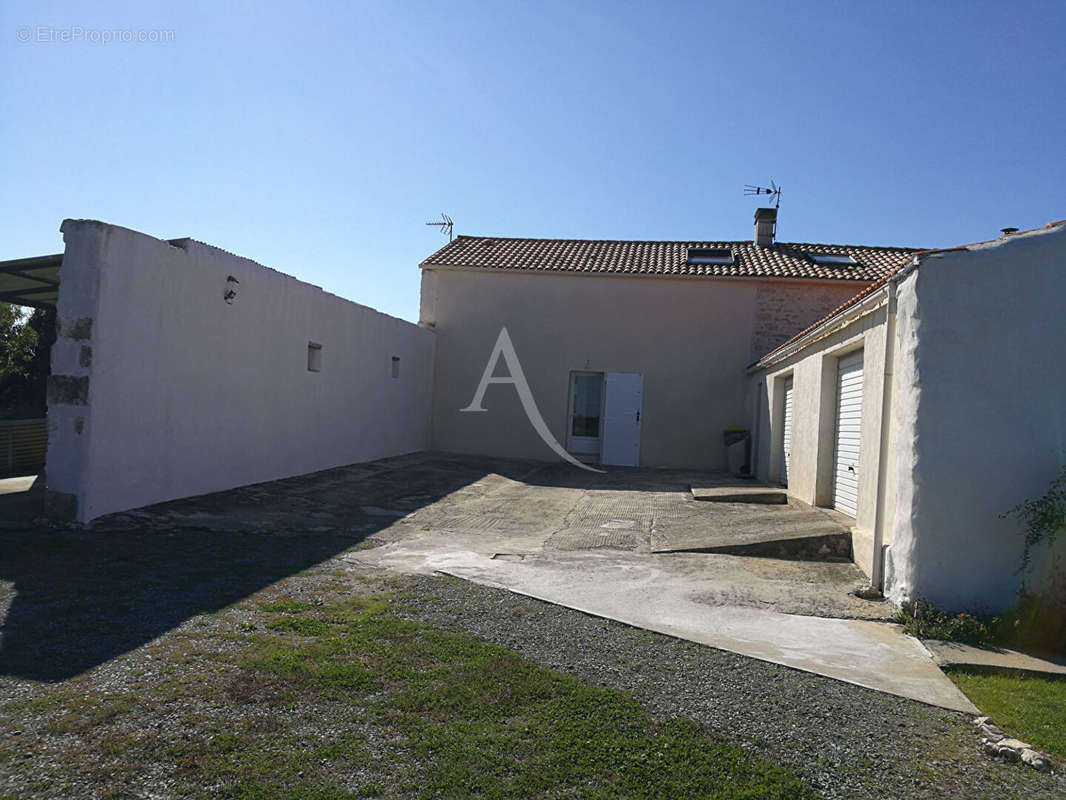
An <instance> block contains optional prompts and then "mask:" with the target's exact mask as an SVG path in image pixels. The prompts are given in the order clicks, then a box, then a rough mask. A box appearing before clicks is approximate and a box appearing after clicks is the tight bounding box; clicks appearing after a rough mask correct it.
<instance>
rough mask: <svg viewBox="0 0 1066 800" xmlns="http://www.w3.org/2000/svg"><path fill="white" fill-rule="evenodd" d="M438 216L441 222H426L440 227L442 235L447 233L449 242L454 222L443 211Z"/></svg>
mask: <svg viewBox="0 0 1066 800" xmlns="http://www.w3.org/2000/svg"><path fill="white" fill-rule="evenodd" d="M440 218H441V222H427V223H426V224H427V225H433V226H435V227H437V228H440V232H441V234H442V235H443V234H445V233H447V234H448V241H449V242H450V241H451V240H452V226H453V225H454V223H453V222H452V218H451V217H449V216H448V215H447V214H444V213H442V214H441V215H440Z"/></svg>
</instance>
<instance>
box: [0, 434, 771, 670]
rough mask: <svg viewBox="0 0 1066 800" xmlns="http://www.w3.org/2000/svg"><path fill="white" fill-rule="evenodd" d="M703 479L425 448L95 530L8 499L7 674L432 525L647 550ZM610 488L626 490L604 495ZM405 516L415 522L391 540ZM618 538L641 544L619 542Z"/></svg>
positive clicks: (75, 658) (87, 665) (1, 540)
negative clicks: (55, 522) (45, 517)
mask: <svg viewBox="0 0 1066 800" xmlns="http://www.w3.org/2000/svg"><path fill="white" fill-rule="evenodd" d="M490 475H495V476H500V477H502V478H504V479H511V481H517V482H520V485H513V486H511V487H509V488H508V491H505V492H499V491H497V490H496V487H497V483H495V482H497V481H499V478H489V479H488V480H486V481H482V479H483V478H486V477H487V476H490ZM697 478H699V479H702V480H706V479H707V475H706V473H692V472H684V471H676V470H650V469H625V468H612V469H611V470H610V471H609V472H607V473H605V474H594V473H590V472H586V471H582V470H578V469H576V468H574V467H572V466H570V465H567V464H563V463H558V464H545V463H541V462H527V461H518V460H508V459H492V458H483V457H473V456H461V455H448V454H439V453H426V454H413V455H408V456H398V457H395V458H389V459H383V460H380V461H375V462H370V463H366V464H355V465H351V466H347V467H340V468H337V469H331V470H325V471H322V472H317V473H313V474H311V475H305V476H301V477H298V478H289V479H286V480H280V481H274V482H271V483H262V484H256V485H253V486H246V487H242V488H239V489H234V490H231V491H227V492H219V493H216V494H211V495H204V496H201V497H194V498H187V499H184V500H176V501H173V502H169V503H161V504H159V505H156V506H151V507H149V508H146V509H140V510H137V511H130V512H125V513H122V514H114V515H111V516H108V517H104V518H101V519H100V520H97V521H96V522H95V523H94V524H93V525H92V526H91V528H88V529H63V530H56V529H53V528H47V527H40V526H37V527H35V526H33V525H32V524H31V523H29V522H27V520H28V519H30V518H31V517H30V515H28V514H27V513H26V508H24V507H21V506H19V507H16V504H17V503H18V502H20V501H18V500H11V501H10V507H9V508H8V509H7V511H6V512H5V508H4V507H3V506H0V621H2V623H3V627H2V628H0V631H2V639H0V675H11V676H19V677H23V678H29V679H33V680H41V681H60V680H64V679H67V678H70V677H72V676H74V675H77V674H80V673H81V672H84V671H85V670H87V669H91V668H93V667H95V666H98V665H100V664H103V663H105V662H107V661H109V660H111V659H113V658H115V657H116V656H119V655H121V654H122V653H125V652H127V651H130V650H132V649H135V648H137V647H139V646H141V645H143V644H146V643H148V642H150V641H152V640H153V639H156V638H157V637H159V636H161V635H163V634H165V633H166V632H167V631H169V630H171V629H173V628H175V627H177V626H178V625H180V624H182V623H183V622H185V621H186V620H187V619H189V618H190V617H193V616H195V615H197V614H200V613H211V612H214V611H217V610H219V609H221V608H223V607H225V606H227V605H230V604H232V603H234V602H237V601H239V600H241V599H242V598H244V597H247V596H248V595H250V594H253V593H255V592H257V591H259V590H260V589H262V588H264V587H266V586H269V585H270V584H272V583H275V582H277V581H279V580H281V579H283V578H285V577H287V576H289V575H293V574H295V573H298V572H300V571H302V570H305V569H307V568H309V567H312V566H314V565H316V564H319V563H321V562H323V561H327V560H329V559H331V558H333V557H335V556H337V555H339V554H341V553H343V552H344V551H345V550H348V549H350V548H352V547H354V546H356V545H358V544H359V543H360V542H363V541H364V540H366V539H367V538H368V537H371V536H374V535H375V534H380V536H377V537H375V539H376V540H378V541H383V540H387V539H389V538H390V537H394V536H397V535H401V536H402V535H406V534H407V533H410V532H411V531H418V530H422V529H423V528H424V529H426V530H436V531H438V532H439V533H442V534H443V535H447V536H451V535H455V534H454V530H456V529H463V528H464V527H466V526H474V527H478V528H479V529H480V528H484V529H485V532H486V534H487V535H499V533H500V532H501V530H505V529H508V528H513V529H514V530H516V531H523V532H524V531H533V532H535V533H537V532H541V533H543V536H542V537H541V539H538V542H537V543H538V545H539V544H540V543H541V541H542V540H543V539H544V538H548V537H551V541H550V542H549V543H548V544H547V546H548V547H550V548H554V549H564V550H565V549H568V548H569V549H573V548H574V547H576V548H578V549H581V548H586V547H598V546H604V545H605V544H606V545H607V546H613V547H622V546H625V547H630V546H636V545H635V544H633V542H639V541H643V540H645V539H647V540H649V541H650V538H651V533H650V532H641V531H638V530H634V531H629V530H625V531H616V530H614V529H613V528H614V527H615V526H617V525H618V524H621V523H626V524H629V523H632V524H634V525H638V523H639V524H640V525H645V526H646V527H650V526H651V525H652V524H653V523H652V520H653V519H655V518H657V517H658V516H663V521H664V522H665V521H667V519H668V518H669V517H670V514H675V513H679V512H678V505H677V503H678V501H677V500H676V499H671V500H670V501H669V504H667V505H666V506H662V507H661V508H660V507H659V506H657V505H656V503H660V504H661V502H662V501H661V498H660V500H656V493H662V492H666V493H671V494H672V495H674V496H675V498H676V494H677V493H679V492H683V493H686V494H687V487H688V485H689V481H690V480H696V479H697ZM544 487H554V488H556V489H563V490H565V489H592V490H597V492H598V494H597V496H596V497H595V498H585V499H584V500H583V501H582V504H581V505H580V506H579V507H578V506H575V503H576V502H577V501H576V500H575V495H574V493H571V492H565V491H563V492H558V491H557V492H550V491H549V492H545V491H544ZM460 490H462V491H460ZM605 491H606V492H611V493H613V492H618V493H619V494H618V495H615V496H614V497H615V498H616V499H607V498H604V496H603V495H602V492H605ZM449 495H452V496H451V497H449ZM445 498H447V500H446V501H445V502H443V503H438V501H441V500H444V499H445ZM5 499H8V498H5ZM434 504H437V505H434ZM697 505H703V506H709V505H711V504H697ZM428 506H433V508H432V509H430V508H426V507H428ZM781 508H784V507H781ZM420 509H424V512H423V513H417V514H416V513H413V512H419V511H420ZM16 511H19V514H21V516H19V514H16V513H15V512H16ZM682 512H683V515H689V518H690V519H689V522H688V523H687V524H689V527H690V528H694V529H696V530H703V529H704V527H705V521H703V520H701V519H699V518H696V517H693V516H692V514H694V513H695V512H694V511H693V510H692V509H691V508H688V509H682ZM5 513H6V514H7V515H6V518H5ZM723 513H724V512H723ZM409 515H410V516H409ZM619 515H623V516H626V517H628V518H629V519H626V520H618V519H615V517H617V516H619ZM405 517H406V520H405V525H404V526H397V527H396V528H392V530H391V531H388V532H386V530H385V529H389V528H391V527H392V526H393V523H395V522H397V520H399V519H401V518H405ZM19 519H21V520H22V522H21V523H20V522H18V520H19ZM675 522H676V524H677V525H682V524H684V523H685V520H684V519H682V520H680V521H675ZM453 523H454V524H455V526H457V527H453ZM760 524H761V523H760ZM401 527H402V528H403V530H402V531H400V532H399V533H397V531H399V530H400V528H401ZM638 527H639V525H638ZM586 528H588V530H585V529H586ZM541 529H543V531H542V530H541ZM553 531H561V533H559V535H558V536H552V533H553ZM633 533H639V534H640V535H639V536H634V535H631V534H633ZM621 534H626V536H628V537H629V538H632V539H633V542H628V539H627V542H628V544H627V542H621V539H620V537H621V538H626V537H622V536H621ZM538 535H539V533H538ZM567 536H569V537H570V538H575V537H576V539H575V541H576V543H574V542H569V539H567V538H566V537H567ZM382 537H384V539H383V538H382ZM601 539H610V541H609V542H606V541H605V542H601V541H600V540H601ZM615 539H619V541H615ZM578 540H579V541H578ZM571 545H572V546H573V547H571ZM5 607H6V615H5V613H4V612H5Z"/></svg>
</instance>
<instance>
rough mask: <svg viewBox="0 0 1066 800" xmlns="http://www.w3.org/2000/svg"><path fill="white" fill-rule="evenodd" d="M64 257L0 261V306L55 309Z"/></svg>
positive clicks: (36, 257) (60, 254)
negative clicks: (6, 304) (0, 304)
mask: <svg viewBox="0 0 1066 800" xmlns="http://www.w3.org/2000/svg"><path fill="white" fill-rule="evenodd" d="M62 263H63V254H62V253H56V254H55V255H51V256H35V257H33V258H16V259H14V260H13V261H0V303H14V304H15V305H20V306H31V307H33V308H54V307H55V304H56V301H57V300H58V299H59V266H60V264H62Z"/></svg>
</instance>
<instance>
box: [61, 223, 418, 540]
mask: <svg viewBox="0 0 1066 800" xmlns="http://www.w3.org/2000/svg"><path fill="white" fill-rule="evenodd" d="M63 233H64V239H65V241H66V251H65V254H64V259H63V266H62V268H61V272H60V278H61V288H60V297H59V307H58V311H59V318H60V340H59V341H58V342H57V344H56V347H55V349H54V350H53V356H52V369H53V374H55V375H72V376H83V377H88V379H89V391H88V403H87V404H86V405H71V404H69V403H64V402H55V403H50V405H49V424H50V442H49V452H48V467H47V479H48V487H49V489H50V490H51V491H53V492H59V493H64V494H69V495H74V496H75V497H76V498H77V512H76V513H77V517H78V519H79V520H82V521H87V520H90V519H93V518H95V517H98V516H100V515H102V514H107V513H110V512H114V511H119V510H123V509H128V508H134V507H139V506H143V505H147V504H150V503H155V502H159V501H163V500H169V499H173V498H178V497H185V496H190V495H197V494H204V493H207V492H213V491H219V490H223V489H229V488H232V487H235V486H241V485H245V484H249V483H255V482H259V481H267V480H274V479H277V478H283V477H288V476H293V475H300V474H304V473H308V472H312V471H315V470H320V469H326V468H329V467H334V466H339V465H343V464H350V463H354V462H359V461H366V460H371V459H375V458H381V457H385V456H390V455H396V454H400V453H406V452H412V451H417V450H421V449H425V448H426V446H427V444H428V440H429V418H430V397H431V380H432V369H433V348H434V335H433V333H432V332H430V331H427V330H423V329H420V328H418V327H417V326H415V325H412V324H410V323H408V322H404V321H403V320H399V319H395V318H393V317H389V316H386V315H385V314H381V313H379V312H377V311H374V310H373V309H371V308H368V307H366V306H361V305H359V304H357V303H352V302H350V301H348V300H344V299H342V298H340V297H336V296H334V295H331V294H328V293H326V292H324V291H323V290H322V289H320V288H318V287H316V286H312V285H310V284H306V283H303V282H301V281H299V280H296V279H295V278H292V277H290V276H288V275H285V274H283V273H280V272H277V271H275V270H272V269H268V268H266V267H263V266H261V265H259V264H256V263H255V262H253V261H250V260H248V259H244V258H240V257H238V256H235V255H232V254H230V253H227V252H225V251H223V250H220V249H218V248H215V247H211V246H209V245H205V244H202V243H200V242H196V241H192V240H182V241H181V242H180V243H179V244H178V245H172V244H168V243H167V242H164V241H161V240H159V239H155V238H153V237H150V236H146V235H144V234H141V233H137V232H135V231H131V230H128V229H125V228H120V227H117V226H113V225H107V224H104V223H101V222H95V221H87V220H67V221H66V222H65V223H64V224H63ZM228 276H233V277H235V278H236V279H237V280H238V281H239V284H238V285H237V287H236V288H237V296H236V299H235V301H234V302H233V303H232V304H227V303H226V302H225V301H224V300H223V292H224V290H225V288H226V281H227V277H228ZM86 318H89V319H91V320H92V324H91V337H90V338H89V339H88V340H85V339H80V340H79V339H73V338H71V337H69V336H64V332H65V327H64V325H65V324H66V325H67V327H70V323H71V322H72V321H74V320H77V319H86ZM74 330H75V332H77V331H76V329H74ZM312 341H313V342H317V343H320V344H321V345H322V348H323V349H322V363H323V366H322V370H321V371H320V372H311V371H309V370H308V368H307V347H308V343H309V342H312ZM85 346H89V347H91V366H88V367H86V366H83V365H82V364H81V361H83V360H84V358H83V353H82V348H83V347H85ZM394 356H397V357H399V358H400V376H399V378H393V377H392V358H393V357H394ZM79 431H80V432H79Z"/></svg>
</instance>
